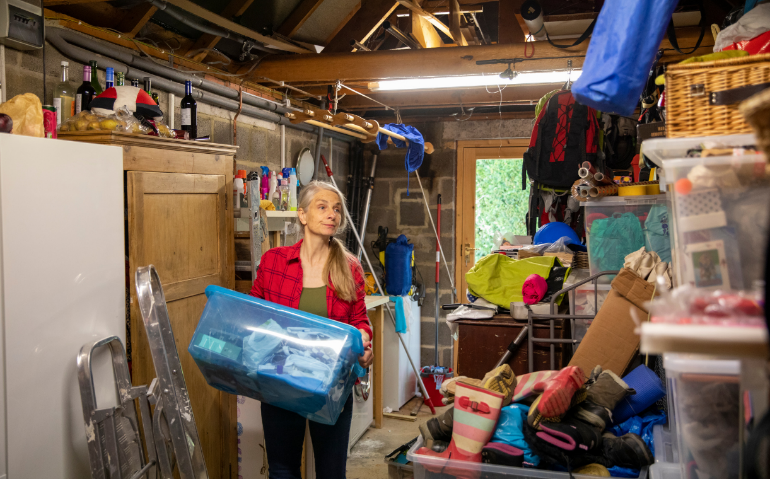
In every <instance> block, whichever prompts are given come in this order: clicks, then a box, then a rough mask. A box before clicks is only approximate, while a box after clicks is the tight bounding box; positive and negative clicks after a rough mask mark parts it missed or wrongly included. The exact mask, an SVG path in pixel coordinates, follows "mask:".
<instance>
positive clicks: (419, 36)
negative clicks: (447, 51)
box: [410, 12, 444, 48]
mask: <svg viewBox="0 0 770 479" xmlns="http://www.w3.org/2000/svg"><path fill="white" fill-rule="evenodd" d="M410 13H411V15H410V16H411V17H412V18H411V19H412V36H413V37H414V38H415V40H417V42H418V43H419V44H420V45H422V47H423V48H438V47H440V46H443V45H444V42H443V41H442V40H441V36H440V35H439V34H438V32H437V31H436V28H435V27H434V26H433V25H432V24H431V23H430V22H429V21H427V20H426V19H425V18H423V17H422V16H421V15H418V14H416V13H414V12H410Z"/></svg>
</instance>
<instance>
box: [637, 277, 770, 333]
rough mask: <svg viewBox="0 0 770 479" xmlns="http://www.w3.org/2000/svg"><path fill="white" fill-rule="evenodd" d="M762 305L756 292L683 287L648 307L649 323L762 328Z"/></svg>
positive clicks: (760, 296) (762, 301)
mask: <svg viewBox="0 0 770 479" xmlns="http://www.w3.org/2000/svg"><path fill="white" fill-rule="evenodd" d="M659 291H660V289H659ZM763 304H764V299H763V298H762V294H761V293H759V292H753V291H740V292H732V291H713V292H712V291H704V290H702V289H697V288H695V287H693V286H690V285H684V286H680V287H678V288H676V289H674V290H672V291H671V293H670V294H665V293H664V294H662V295H661V296H659V297H657V298H656V299H655V301H653V302H651V303H650V306H649V310H650V321H651V322H653V323H674V324H711V325H718V326H719V325H721V326H734V325H739V326H755V327H764V325H765V319H764V314H765V313H764V309H763Z"/></svg>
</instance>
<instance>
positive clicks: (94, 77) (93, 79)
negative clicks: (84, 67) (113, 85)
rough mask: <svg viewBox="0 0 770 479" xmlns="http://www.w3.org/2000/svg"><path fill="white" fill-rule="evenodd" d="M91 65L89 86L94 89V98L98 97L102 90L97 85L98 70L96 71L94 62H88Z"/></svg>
mask: <svg viewBox="0 0 770 479" xmlns="http://www.w3.org/2000/svg"><path fill="white" fill-rule="evenodd" d="M88 64H89V65H91V86H92V87H94V96H96V95H100V94H101V93H102V92H103V91H104V90H102V86H101V85H100V84H99V70H97V69H96V60H91V61H90V62H88Z"/></svg>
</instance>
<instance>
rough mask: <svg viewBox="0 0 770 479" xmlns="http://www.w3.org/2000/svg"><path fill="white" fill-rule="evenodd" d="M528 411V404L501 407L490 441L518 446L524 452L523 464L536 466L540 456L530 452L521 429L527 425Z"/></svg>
mask: <svg viewBox="0 0 770 479" xmlns="http://www.w3.org/2000/svg"><path fill="white" fill-rule="evenodd" d="M528 412H529V406H525V405H523V404H516V403H514V404H511V405H510V406H506V407H504V408H503V409H501V410H500V418H499V419H498V420H497V427H496V428H495V434H494V436H492V440H491V441H490V442H501V443H503V444H508V445H510V446H513V447H518V448H519V449H521V450H522V451H523V452H524V465H525V466H531V467H537V466H538V465H539V464H540V457H539V456H537V454H535V453H534V452H532V449H530V447H529V444H528V443H527V441H526V440H525V439H524V431H523V429H524V428H525V427H529V426H528V425H527V413H528Z"/></svg>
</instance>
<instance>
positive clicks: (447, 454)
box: [417, 382, 504, 478]
mask: <svg viewBox="0 0 770 479" xmlns="http://www.w3.org/2000/svg"><path fill="white" fill-rule="evenodd" d="M455 393H456V395H455V407H454V415H453V420H452V423H453V427H452V440H451V442H450V443H449V447H448V448H447V449H446V450H445V451H444V452H441V453H437V452H435V451H432V450H430V449H428V448H426V447H421V448H420V449H418V450H417V454H421V455H424V456H432V457H439V458H443V459H449V460H452V461H466V462H474V463H481V451H482V449H483V448H484V446H485V445H486V444H487V443H488V442H489V440H490V439H491V438H492V434H493V433H494V432H495V426H496V425H497V419H498V417H500V409H501V408H502V404H503V399H504V396H503V395H502V394H500V393H498V392H495V391H489V390H487V389H484V388H480V387H477V386H471V385H469V384H465V383H462V382H458V383H456V390H455ZM425 467H426V469H428V470H430V471H431V472H446V473H448V474H452V475H454V476H455V477H458V478H472V477H477V472H478V471H474V470H473V469H468V468H467V467H463V468H457V469H456V470H453V471H451V472H450V469H455V468H452V467H451V466H448V465H447V463H442V464H440V465H439V464H435V465H431V466H428V465H426V466H425Z"/></svg>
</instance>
